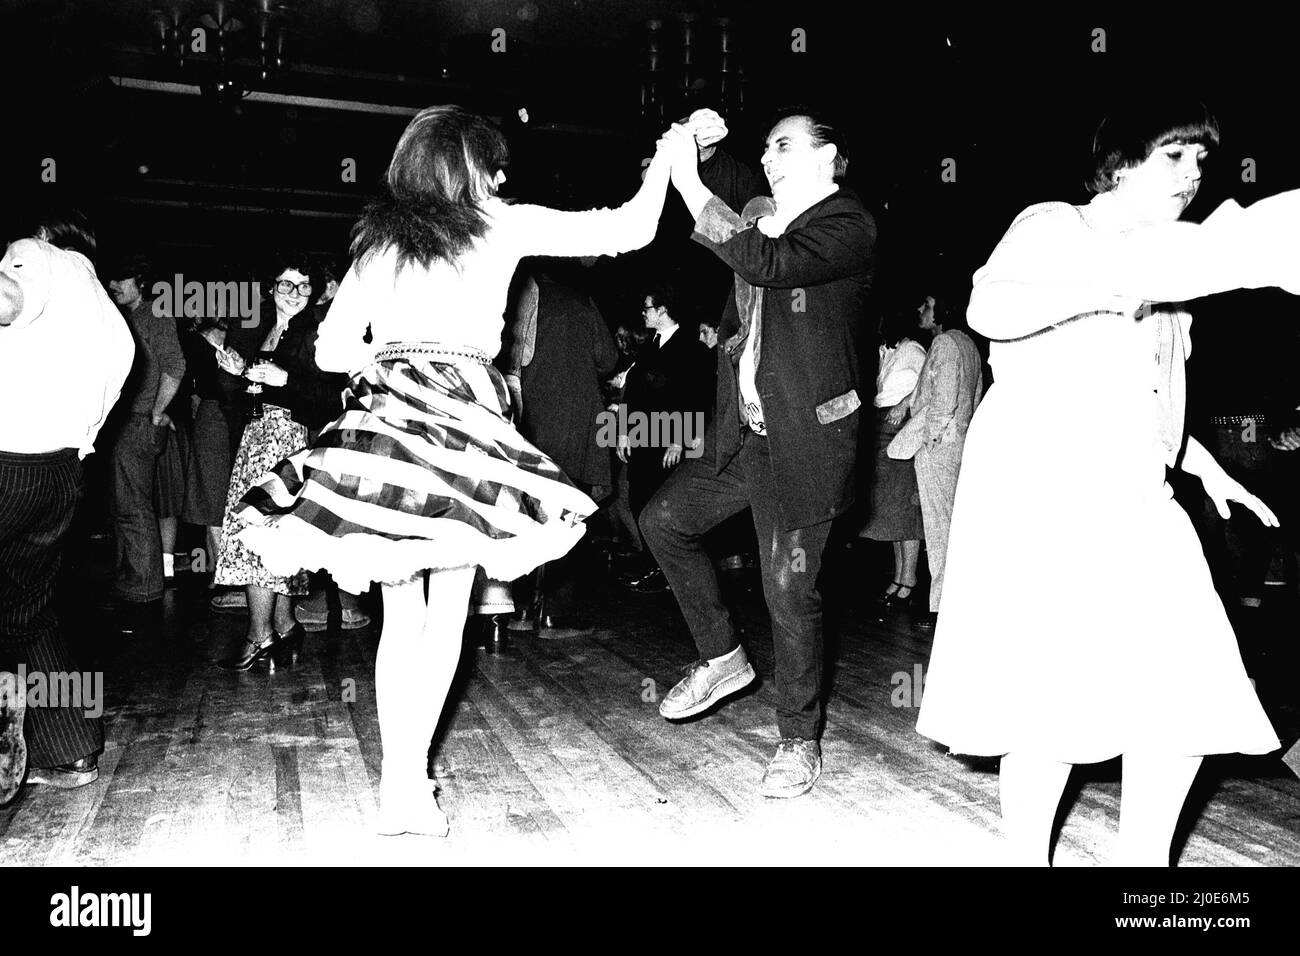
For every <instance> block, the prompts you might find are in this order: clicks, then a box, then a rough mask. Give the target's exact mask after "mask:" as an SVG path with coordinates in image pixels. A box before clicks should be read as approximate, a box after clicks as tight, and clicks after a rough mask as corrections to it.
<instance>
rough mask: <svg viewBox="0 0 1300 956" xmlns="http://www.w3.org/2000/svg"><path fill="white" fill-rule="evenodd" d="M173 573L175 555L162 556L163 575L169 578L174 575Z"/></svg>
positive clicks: (174, 571)
mask: <svg viewBox="0 0 1300 956" xmlns="http://www.w3.org/2000/svg"><path fill="white" fill-rule="evenodd" d="M175 573H176V555H174V554H164V555H163V574H165V575H167V576H168V577H170V576H171V575H173V574H175Z"/></svg>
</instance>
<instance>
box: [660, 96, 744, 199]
mask: <svg viewBox="0 0 1300 956" xmlns="http://www.w3.org/2000/svg"><path fill="white" fill-rule="evenodd" d="M726 135H727V123H726V120H724V119H723V118H722V116H721V115H719V114H718V112H717V111H716V110H711V109H699V110H696V111H695V112H694V113H692V114H691V115H690V116H689V117H688V118H687V119H686V121H685V122H684V123H673V124H672V125H671V126H669V127H668V129H667V130H665V131H664V134H663V135H662V136H660V137H659V142H658V143H657V144H656V146H657V147H658V151H657V152H656V153H655V158H654V161H655V162H665V161H666V162H668V164H669V169H670V172H671V176H672V181H673V183H674V185H680V183H681V182H682V180H683V178H685V177H688V176H692V175H695V174H696V170H697V163H698V162H699V160H700V159H702V158H703V159H707V158H708V157H709V156H710V155H712V151H713V147H714V146H716V145H717V144H718V142H720V141H721V140H722V139H723V138H724V137H725V136H726Z"/></svg>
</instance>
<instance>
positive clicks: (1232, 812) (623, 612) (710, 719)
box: [0, 553, 1300, 866]
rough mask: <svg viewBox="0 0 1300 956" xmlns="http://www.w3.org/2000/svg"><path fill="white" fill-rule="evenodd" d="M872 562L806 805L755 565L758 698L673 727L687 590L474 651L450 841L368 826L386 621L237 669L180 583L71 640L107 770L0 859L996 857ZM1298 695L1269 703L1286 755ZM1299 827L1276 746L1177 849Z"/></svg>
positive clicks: (752, 601)
mask: <svg viewBox="0 0 1300 956" xmlns="http://www.w3.org/2000/svg"><path fill="white" fill-rule="evenodd" d="M868 563H869V562H868V561H867V559H866V558H864V557H863V556H862V555H861V554H860V553H857V554H856V556H854V555H852V554H848V553H842V555H841V558H840V559H839V565H840V571H839V574H838V575H836V576H835V577H834V578H833V579H832V580H831V581H830V582H829V583H828V586H827V588H826V590H827V594H828V601H827V605H828V606H827V617H828V625H829V626H828V630H829V631H830V633H829V635H828V643H827V647H828V657H829V658H830V670H831V674H830V686H831V691H830V695H829V704H828V723H827V727H826V731H825V735H824V740H823V749H824V764H825V771H824V773H823V776H822V778H821V781H820V783H819V784H818V785H817V787H816V788H815V789H814V791H813V792H812V793H810V794H809V795H807V796H805V797H802V798H799V799H795V800H789V801H773V800H765V799H764V798H762V797H760V796H758V794H757V792H756V787H757V784H758V781H759V779H760V777H761V775H762V772H763V768H764V765H765V762H766V760H767V759H768V758H769V757H770V756H771V754H772V752H773V748H774V745H775V741H776V727H775V722H774V719H773V711H772V705H773V685H772V647H771V641H770V637H769V634H768V625H767V618H766V612H765V610H764V609H763V606H762V603H761V596H760V593H759V591H758V590H757V581H756V576H755V575H753V572H748V574H749V575H750V577H748V578H747V577H745V575H744V574H740V575H737V576H736V577H735V578H734V579H733V580H732V581H731V583H730V585H729V590H730V593H731V597H732V598H733V601H734V604H735V605H736V607H737V608H738V614H739V618H740V620H741V621H742V622H743V625H744V627H745V630H746V633H747V645H748V648H749V651H750V654H751V657H752V658H753V659H754V663H755V666H756V668H757V670H758V672H759V675H760V683H759V686H758V687H757V689H756V690H752V691H750V692H748V693H747V694H746V696H744V697H742V698H740V699H735V700H733V701H731V702H730V703H728V704H726V705H724V706H723V707H722V708H721V709H720V710H716V711H714V712H713V713H711V714H708V715H706V716H704V717H703V718H698V719H695V720H694V721H692V722H689V723H684V724H680V725H671V724H668V723H667V722H665V721H664V720H663V719H662V718H661V717H660V716H659V714H658V709H657V708H658V699H659V698H661V697H662V695H663V694H664V693H666V691H667V690H668V688H670V687H671V686H672V685H673V683H675V682H676V681H677V680H678V679H679V677H680V676H681V671H682V668H683V667H684V666H685V665H687V664H689V663H690V662H691V661H692V660H693V658H694V654H693V646H692V645H691V643H690V641H689V639H688V637H687V634H686V631H685V627H684V625H683V623H682V622H681V619H680V616H679V615H678V612H677V609H676V605H675V603H674V601H673V598H672V595H671V594H669V593H665V594H662V595H652V596H643V595H636V594H628V593H626V592H624V591H623V590H622V589H620V588H619V587H618V586H617V585H616V584H613V583H612V582H608V583H607V584H603V585H602V586H601V587H599V588H598V589H597V590H598V592H599V593H598V594H597V595H596V596H595V597H594V598H593V604H592V607H593V609H594V615H595V619H596V620H598V621H599V622H600V623H601V625H602V626H601V627H600V628H599V629H598V630H597V631H596V632H595V634H594V635H593V636H591V637H587V638H577V639H570V640H563V641H541V640H538V639H537V638H536V637H535V636H534V635H532V634H516V635H514V642H513V644H512V645H511V648H510V649H509V651H508V652H507V653H505V654H502V655H496V656H491V655H488V654H486V653H485V652H484V651H482V650H476V649H473V648H468V649H467V650H466V653H465V656H464V658H463V666H462V672H461V675H460V677H459V679H458V682H457V687H456V689H455V690H454V691H453V707H452V708H449V713H448V714H447V716H446V718H445V719H444V724H443V727H442V728H441V730H440V734H439V741H438V746H437V750H436V760H435V769H436V777H437V785H438V787H439V790H440V800H441V804H442V807H443V808H444V810H446V812H447V813H448V815H449V816H450V817H451V820H452V833H451V836H450V837H449V838H448V839H445V840H441V839H434V838H428V837H411V836H404V837H380V836H377V835H375V834H374V832H373V831H374V818H375V813H376V801H377V798H378V783H379V767H380V756H381V749H380V740H379V727H378V723H377V721H376V716H375V699H374V658H375V648H376V644H377V641H378V631H377V629H376V628H375V627H373V626H372V627H370V628H366V629H363V630H358V631H349V632H340V631H337V630H334V631H331V632H326V633H320V634H313V635H309V636H308V641H307V644H306V645H305V647H304V649H303V652H302V654H301V655H300V657H299V660H298V661H297V663H296V664H295V665H293V666H288V667H280V668H278V669H276V670H275V671H274V672H273V673H269V672H268V670H267V668H266V665H265V664H262V665H261V666H260V667H259V668H258V669H255V670H254V671H251V672H249V673H245V674H229V673H225V672H223V671H220V670H218V669H216V668H215V667H213V666H212V665H211V664H210V663H209V661H210V659H211V658H212V657H213V656H214V655H215V654H217V653H218V652H219V651H220V649H221V648H222V647H223V646H224V645H225V643H226V642H227V641H228V640H229V639H230V638H231V637H232V635H235V634H237V633H238V632H239V631H240V630H241V629H242V627H243V626H244V619H243V618H242V617H233V616H220V615H215V614H212V613H210V612H209V611H208V610H207V607H206V596H207V595H206V592H205V591H203V590H202V588H201V585H200V586H198V587H195V586H194V585H189V586H188V587H183V588H182V589H181V590H179V591H172V592H169V596H168V599H167V605H168V606H167V609H166V626H165V628H164V630H163V632H162V634H160V635H154V636H147V637H122V636H119V635H117V633H116V632H115V631H113V630H108V629H106V627H105V623H104V621H103V620H102V619H97V618H96V614H97V613H100V612H95V611H93V609H86V610H84V612H83V613H84V616H85V621H84V623H82V624H80V625H78V626H80V627H83V628H85V638H86V642H87V643H88V645H90V646H91V647H97V648H98V651H99V660H98V662H97V664H96V666H98V667H99V668H102V669H103V670H104V672H105V684H104V686H105V692H106V699H107V705H106V708H105V711H104V716H105V726H106V734H107V746H106V750H105V753H104V754H103V756H102V757H101V760H100V767H101V773H100V779H99V781H98V783H96V784H94V785H92V786H88V787H85V788H82V789H80V790H77V791H72V792H56V791H52V790H49V789H46V788H32V787H28V788H24V792H23V794H22V795H21V796H20V798H19V799H18V800H17V801H16V802H15V803H14V804H12V805H10V806H9V807H6V808H5V809H4V810H0V864H4V865H40V864H49V865H75V866H87V865H102V864H179V865H189V864H204V865H211V864H217V865H221V864H237V865H245V864H270V863H284V864H343V863H363V864H364V863H378V864H412V865H424V864H443V863H469V864H475V863H497V862H521V863H530V862H538V863H541V862H548V863H580V862H605V863H615V864H618V863H628V864H666V865H682V864H696V863H703V864H708V863H728V862H734V863H747V862H754V863H774V862H789V863H850V864H903V865H918V864H919V865H929V864H958V865H961V864H997V863H999V862H1000V855H999V849H1000V846H999V841H998V838H997V821H998V812H997V775H996V761H992V760H990V761H982V762H971V761H968V760H959V759H955V758H953V757H950V756H948V755H947V754H946V753H945V751H944V750H943V748H941V747H939V746H938V745H935V744H934V743H932V742H931V741H929V740H927V739H925V738H923V737H921V736H919V735H918V734H917V733H916V732H915V730H914V729H913V728H914V724H915V721H916V708H915V707H914V706H912V707H908V706H895V703H906V700H905V699H904V696H905V695H904V691H906V690H907V686H906V684H905V683H904V681H903V680H902V678H903V677H904V676H906V678H908V679H909V680H910V679H911V678H912V677H913V675H914V674H915V672H916V669H917V667H918V666H920V665H924V663H925V661H926V659H927V657H928V651H929V636H928V634H926V633H924V632H917V631H913V630H912V628H911V627H910V626H909V624H908V621H907V619H906V616H905V615H902V616H898V617H897V618H895V619H891V620H889V621H887V622H885V623H880V624H878V623H876V620H875V615H874V614H873V613H871V611H870V605H869V602H868V600H867V597H868V596H869V595H870V594H874V593H875V592H876V590H877V582H878V581H881V575H880V572H879V571H877V570H873V569H872V568H870V567H868ZM81 603H83V604H84V603H86V602H85V601H84V599H83V601H82V602H81ZM1290 672H1291V673H1292V674H1294V673H1296V670H1295V668H1294V662H1292V667H1291V670H1290ZM1261 689H1264V688H1263V685H1261ZM1290 696H1291V702H1290V704H1282V703H1277V702H1271V703H1270V702H1269V698H1268V697H1267V696H1266V697H1265V700H1266V703H1268V704H1269V710H1270V716H1272V717H1273V719H1274V723H1275V725H1276V726H1277V728H1278V730H1279V733H1280V734H1281V735H1282V736H1283V739H1284V743H1285V744H1287V745H1289V744H1290V743H1291V742H1292V741H1294V740H1295V736H1296V723H1297V721H1296V712H1295V709H1294V696H1295V692H1294V685H1292V688H1291V690H1290ZM913 697H915V695H913ZM891 698H892V699H891ZM912 702H913V703H914V704H915V703H916V701H915V699H913V701H912ZM1118 774H1119V767H1118V762H1112V763H1110V764H1105V765H1100V766H1097V767H1091V768H1081V769H1080V770H1078V771H1076V773H1075V776H1074V779H1073V782H1072V784H1071V789H1070V791H1069V793H1068V795H1067V800H1066V809H1065V811H1064V812H1063V815H1062V822H1061V835H1060V839H1059V841H1058V843H1057V849H1056V858H1055V862H1056V864H1057V865H1063V866H1093V865H1098V864H1102V863H1104V862H1105V861H1106V859H1107V854H1108V852H1109V850H1110V848H1111V847H1112V846H1113V844H1114V841H1115V836H1116V827H1117V823H1118V815H1119V777H1118ZM1298 820H1300V781H1297V779H1296V778H1295V776H1293V775H1292V774H1291V772H1290V771H1289V770H1288V769H1287V768H1286V767H1285V766H1284V765H1283V764H1282V762H1281V760H1280V759H1279V756H1278V755H1276V754H1275V755H1272V756H1269V757H1253V758H1245V757H1219V758H1211V759H1209V760H1207V761H1206V764H1205V766H1204V768H1203V770H1202V772H1201V775H1200V777H1199V780H1198V783H1197V786H1196V788H1195V790H1194V791H1193V794H1192V797H1191V799H1190V800H1189V803H1188V808H1187V811H1186V813H1185V815H1184V822H1183V825H1182V828H1181V832H1180V835H1179V837H1178V838H1177V840H1176V841H1175V852H1176V853H1177V854H1178V858H1179V863H1180V864H1181V865H1183V866H1223V865H1226V866H1254V865H1266V866H1282V865H1286V866H1294V865H1296V864H1298V863H1300V826H1297V821H1298Z"/></svg>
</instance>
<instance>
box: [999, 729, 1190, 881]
mask: <svg viewBox="0 0 1300 956" xmlns="http://www.w3.org/2000/svg"><path fill="white" fill-rule="evenodd" d="M1201 759H1202V758H1200V757H1179V756H1169V755H1166V754H1152V753H1129V754H1124V757H1123V771H1122V780H1121V784H1120V786H1121V795H1120V823H1119V845H1118V848H1117V850H1116V853H1115V856H1114V860H1113V862H1114V863H1115V865H1117V866H1168V865H1169V845H1170V843H1171V842H1172V841H1173V836H1174V828H1175V827H1176V826H1177V825H1178V817H1179V815H1180V814H1181V813H1182V809H1183V803H1184V802H1185V801H1186V799H1187V792H1188V790H1190V789H1191V786H1192V781H1193V780H1194V779H1195V778H1196V772H1197V771H1198V770H1199V769H1200V766H1201ZM1072 768H1073V764H1068V763H1061V762H1059V761H1056V760H1047V759H1045V758H1042V757H1037V756H1033V755H1030V754H1026V753H1009V754H1007V755H1005V756H1004V757H1003V758H1002V769H1001V773H1000V774H999V778H998V784H999V788H1000V792H1001V797H1002V829H1003V832H1004V834H1005V835H1006V838H1007V841H1008V843H1009V846H1010V850H1011V854H1012V859H1013V862H1015V863H1018V864H1020V865H1022V866H1047V865H1048V858H1049V856H1050V854H1051V846H1050V843H1051V836H1052V823H1053V821H1054V820H1055V819H1056V811H1057V808H1058V807H1059V805H1060V803H1061V794H1062V793H1063V792H1064V791H1065V784H1066V781H1068V780H1069V778H1070V770H1071V769H1072Z"/></svg>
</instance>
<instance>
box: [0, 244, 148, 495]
mask: <svg viewBox="0 0 1300 956" xmlns="http://www.w3.org/2000/svg"><path fill="white" fill-rule="evenodd" d="M0 272H3V273H4V274H5V275H7V276H9V277H10V278H11V279H13V280H14V281H15V282H17V283H18V285H19V287H21V289H22V290H23V310H22V313H21V314H20V315H19V316H18V317H17V318H16V319H15V320H14V321H13V323H12V324H11V325H5V326H0V409H3V411H0V451H8V452H17V453H20V454H38V453H41V452H48V451H56V450H58V449H61V448H75V449H77V452H78V454H79V455H80V456H81V457H82V458H85V457H86V455H88V454H90V453H91V452H92V451H94V447H95V439H96V438H97V437H98V435H99V430H100V429H101V428H102V427H103V425H104V421H105V420H106V419H107V418H108V413H109V411H110V410H111V409H112V407H113V404H114V403H115V402H116V401H117V399H118V396H120V395H121V394H122V386H123V384H124V383H125V381H126V377H127V375H128V374H129V373H130V371H131V364H132V362H133V361H134V360H135V340H134V339H133V338H132V337H131V330H130V328H129V327H128V326H127V324H126V320H125V319H123V318H122V313H121V312H119V311H118V309H117V306H115V305H114V304H113V300H112V299H110V298H109V297H108V294H107V293H106V292H105V291H104V287H103V286H102V285H100V283H99V279H98V278H96V276H95V267H94V266H93V265H91V263H90V260H89V259H87V258H86V257H85V256H83V255H82V254H81V253H79V252H69V251H67V250H65V249H60V248H58V247H56V246H52V245H50V244H49V243H48V242H44V241H42V240H40V239H20V240H18V241H17V242H15V243H13V244H12V245H11V246H9V248H8V249H7V250H6V251H5V254H4V258H2V259H0ZM0 507H3V504H0Z"/></svg>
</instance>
